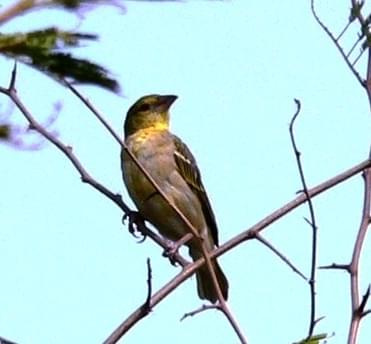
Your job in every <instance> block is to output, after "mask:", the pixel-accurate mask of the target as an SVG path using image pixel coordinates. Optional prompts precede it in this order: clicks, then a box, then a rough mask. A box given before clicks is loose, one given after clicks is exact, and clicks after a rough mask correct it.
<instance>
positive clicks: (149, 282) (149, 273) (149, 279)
mask: <svg viewBox="0 0 371 344" xmlns="http://www.w3.org/2000/svg"><path fill="white" fill-rule="evenodd" d="M147 286H148V288H147V290H148V292H147V299H146V302H145V303H144V307H145V308H146V309H147V312H148V313H149V312H150V311H151V306H150V304H151V297H152V268H151V260H150V259H149V258H147Z"/></svg>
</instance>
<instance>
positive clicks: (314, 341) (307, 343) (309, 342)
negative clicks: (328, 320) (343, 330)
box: [293, 333, 327, 344]
mask: <svg viewBox="0 0 371 344" xmlns="http://www.w3.org/2000/svg"><path fill="white" fill-rule="evenodd" d="M326 338H327V334H326V333H321V334H316V335H314V336H312V337H310V338H305V339H303V340H301V341H300V342H295V343H293V344H320V341H321V340H323V339H326Z"/></svg>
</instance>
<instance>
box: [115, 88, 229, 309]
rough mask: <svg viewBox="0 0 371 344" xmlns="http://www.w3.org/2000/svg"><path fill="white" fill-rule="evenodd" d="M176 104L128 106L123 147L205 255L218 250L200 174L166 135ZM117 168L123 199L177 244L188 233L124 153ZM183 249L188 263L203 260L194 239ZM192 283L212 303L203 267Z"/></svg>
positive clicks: (148, 99)
mask: <svg viewBox="0 0 371 344" xmlns="http://www.w3.org/2000/svg"><path fill="white" fill-rule="evenodd" d="M176 99H177V96H174V95H162V96H161V95H148V96H144V97H142V98H140V99H139V100H138V101H137V102H136V103H135V104H134V105H132V106H131V108H130V109H129V111H128V113H127V116H126V120H125V124H124V134H125V144H126V146H127V148H128V149H129V150H130V152H131V153H132V154H133V155H134V156H135V157H136V158H137V160H138V162H139V163H140V164H141V165H142V166H143V167H144V169H145V170H146V171H147V172H148V174H149V175H150V176H151V177H152V179H153V181H154V182H155V183H156V185H157V186H158V187H159V188H160V189H161V190H162V192H163V193H164V194H165V195H166V198H167V199H168V200H169V201H170V202H171V203H172V204H174V205H175V207H176V208H177V209H178V210H179V211H180V212H181V213H182V214H183V215H184V216H185V218H186V219H187V220H188V221H189V222H190V223H191V224H192V226H193V227H194V228H195V230H196V231H197V233H198V234H199V235H200V236H201V238H202V239H203V242H204V245H205V247H206V249H207V250H208V251H211V250H213V249H214V248H215V246H217V245H218V228H217V224H216V220H215V216H214V213H213V211H212V208H211V205H210V201H209V199H208V197H207V194H206V191H205V188H204V186H203V184H202V181H201V175H200V171H199V169H198V167H197V164H196V160H195V158H194V157H193V155H192V153H191V152H190V150H189V149H188V147H187V146H186V145H185V144H184V143H183V142H182V141H181V140H180V138H179V137H177V136H175V135H173V134H172V133H171V132H170V131H169V108H170V106H171V105H172V104H173V102H174V101H175V100H176ZM121 168H122V172H123V179H124V182H125V184H126V187H127V189H128V192H129V195H130V197H131V198H132V199H133V201H134V203H135V204H136V206H137V208H138V210H139V212H140V214H141V215H142V216H143V218H144V219H145V220H147V221H149V222H150V223H152V224H153V225H154V226H155V227H156V228H157V229H158V231H159V232H160V234H161V235H163V236H164V237H166V238H168V239H170V240H174V241H178V240H180V239H181V238H182V237H184V236H185V235H186V234H187V233H192V232H191V229H190V228H189V226H187V225H186V223H185V222H184V221H183V220H182V219H181V218H180V216H179V215H178V214H177V213H176V211H175V210H174V209H173V208H172V207H171V206H170V204H169V203H168V202H167V201H166V200H165V199H164V197H163V196H162V195H161V194H160V193H159V192H158V191H157V190H156V189H155V187H154V186H153V184H152V183H151V182H150V181H149V180H148V178H147V177H146V176H145V174H144V173H143V172H142V171H141V170H140V169H139V167H138V166H137V164H136V163H135V162H134V161H133V159H132V158H131V157H130V156H129V155H128V154H127V152H126V151H125V149H122V152H121ZM185 245H187V246H188V247H189V253H190V256H191V257H192V259H193V260H197V259H199V258H201V257H203V254H202V249H201V241H200V240H199V239H196V238H194V237H193V238H192V239H191V240H189V241H187V242H186V243H185ZM211 262H212V265H213V267H214V271H215V274H216V277H217V280H218V283H219V286H220V289H221V292H222V294H223V297H224V298H225V299H227V297H228V281H227V279H226V277H225V275H224V273H223V271H222V270H221V268H220V266H219V265H218V263H217V261H216V259H212V260H211ZM196 278H197V290H198V295H199V297H200V298H201V299H207V300H209V301H211V302H212V303H215V302H216V301H217V300H218V298H217V293H216V289H215V286H214V284H213V282H212V278H211V275H210V272H209V270H208V268H207V265H206V264H204V265H202V266H201V267H200V268H199V269H198V270H197V272H196Z"/></svg>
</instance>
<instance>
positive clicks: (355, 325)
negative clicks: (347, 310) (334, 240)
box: [348, 168, 371, 344]
mask: <svg viewBox="0 0 371 344" xmlns="http://www.w3.org/2000/svg"><path fill="white" fill-rule="evenodd" d="M363 178H364V183H365V188H364V201H363V210H362V220H361V224H360V226H359V230H358V234H357V238H356V241H355V244H354V248H353V255H352V260H351V262H350V265H349V274H350V292H351V299H352V318H351V322H350V327H349V333H348V344H354V343H356V342H357V336H358V330H359V326H360V322H361V319H362V316H363V313H364V308H365V302H364V301H367V299H368V296H369V288H368V292H367V293H366V294H365V295H367V297H364V299H363V300H364V301H360V297H359V294H360V293H359V278H358V274H359V261H360V257H361V252H362V247H363V244H364V241H365V238H366V234H367V229H368V227H369V225H370V223H371V168H368V169H366V170H365V171H364V172H363Z"/></svg>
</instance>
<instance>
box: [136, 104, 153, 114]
mask: <svg viewBox="0 0 371 344" xmlns="http://www.w3.org/2000/svg"><path fill="white" fill-rule="evenodd" d="M150 108H151V106H150V105H149V104H147V103H144V104H142V105H140V106H139V108H138V111H140V112H142V111H148V110H149V109H150Z"/></svg>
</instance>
